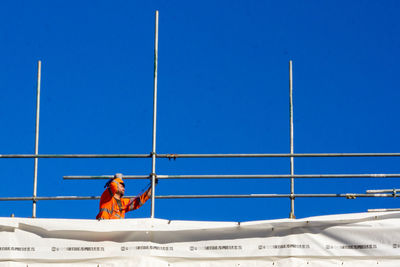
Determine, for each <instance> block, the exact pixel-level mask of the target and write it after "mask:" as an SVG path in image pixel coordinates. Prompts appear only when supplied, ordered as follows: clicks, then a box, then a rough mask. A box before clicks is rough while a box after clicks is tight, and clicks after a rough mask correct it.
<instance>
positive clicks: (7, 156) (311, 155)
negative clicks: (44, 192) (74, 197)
mask: <svg viewBox="0 0 400 267" xmlns="http://www.w3.org/2000/svg"><path fill="white" fill-rule="evenodd" d="M155 157H156V158H166V159H170V160H171V159H178V158H292V157H294V158H324V157H338V158H340V157H400V153H297V154H287V153H282V154H281V153H277V154H270V153H264V154H263V153H261V154H156V155H155ZM10 158H14V159H30V158H32V159H33V158H48V159H53V158H54V159H60V158H79V159H80V158H84V159H91V158H94V159H95V158H152V154H151V153H150V154H38V155H35V154H0V159H10Z"/></svg>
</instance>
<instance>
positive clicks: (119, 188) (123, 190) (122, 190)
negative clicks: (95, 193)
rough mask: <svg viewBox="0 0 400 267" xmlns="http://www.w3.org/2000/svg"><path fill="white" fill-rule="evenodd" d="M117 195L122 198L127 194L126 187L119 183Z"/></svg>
mask: <svg viewBox="0 0 400 267" xmlns="http://www.w3.org/2000/svg"><path fill="white" fill-rule="evenodd" d="M117 193H118V194H119V195H120V196H121V197H122V196H123V195H124V194H125V185H124V184H121V183H118V190H117Z"/></svg>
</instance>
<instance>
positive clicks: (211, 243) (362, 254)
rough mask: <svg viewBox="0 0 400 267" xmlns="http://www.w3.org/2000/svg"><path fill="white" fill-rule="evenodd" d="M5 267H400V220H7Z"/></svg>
mask: <svg viewBox="0 0 400 267" xmlns="http://www.w3.org/2000/svg"><path fill="white" fill-rule="evenodd" d="M0 266H24V267H26V266H143V267H145V266H165V267H168V266H169V267H173V266H177V267H178V266H179V267H183V266H196V267H197V266H198V267H206V266H240V267H244V266H254V267H255V266H308V267H309V266H328V267H329V266H351V267H358V266H363V267H364V266H396V267H398V266H400V212H386V213H359V214H346V215H332V216H320V217H311V218H306V219H298V220H290V219H282V220H269V221H253V222H245V223H240V224H238V223H235V222H197V221H168V220H161V219H126V220H110V221H107V220H103V221H97V220H67V219H29V218H0Z"/></svg>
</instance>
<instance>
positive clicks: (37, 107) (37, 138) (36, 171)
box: [32, 60, 42, 218]
mask: <svg viewBox="0 0 400 267" xmlns="http://www.w3.org/2000/svg"><path fill="white" fill-rule="evenodd" d="M41 71H42V62H41V61H40V60H39V61H38V72H37V89H36V127H35V155H38V154H39V114H40V83H41ZM37 173H38V158H35V164H34V168H33V203H32V218H36V199H35V198H36V196H37Z"/></svg>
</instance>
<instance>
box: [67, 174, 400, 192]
mask: <svg viewBox="0 0 400 267" xmlns="http://www.w3.org/2000/svg"><path fill="white" fill-rule="evenodd" d="M112 177H113V176H112V175H100V176H95V175H93V176H90V175H87V176H83V175H76V176H63V178H64V179H66V180H101V179H110V178H112ZM149 177H150V176H149V175H124V179H148V178H149ZM288 178H303V179H305V178H314V179H317V178H400V173H366V174H293V175H291V174H237V175H235V174H226V175H224V174H211V175H162V174H159V175H157V179H288ZM369 191H371V190H368V191H367V193H369ZM398 191H400V189H398ZM384 192H393V189H391V190H389V191H388V190H385V191H384ZM373 193H375V192H373ZM379 193H381V192H379Z"/></svg>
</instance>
